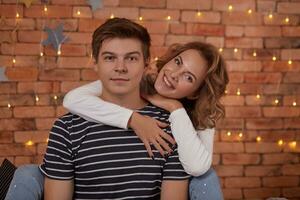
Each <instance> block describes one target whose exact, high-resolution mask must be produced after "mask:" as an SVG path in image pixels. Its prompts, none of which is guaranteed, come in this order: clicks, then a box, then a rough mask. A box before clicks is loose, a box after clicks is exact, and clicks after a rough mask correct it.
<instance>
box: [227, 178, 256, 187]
mask: <svg viewBox="0 0 300 200" xmlns="http://www.w3.org/2000/svg"><path fill="white" fill-rule="evenodd" d="M260 185H261V182H260V179H259V178H258V177H230V178H225V187H228V188H255V187H260Z"/></svg>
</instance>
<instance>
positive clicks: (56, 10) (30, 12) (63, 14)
mask: <svg viewBox="0 0 300 200" xmlns="http://www.w3.org/2000/svg"><path fill="white" fill-rule="evenodd" d="M47 8H48V11H47V13H45V11H44V7H43V6H41V5H32V6H30V7H29V8H25V10H24V16H25V17H32V18H33V17H36V18H41V17H49V18H71V17H72V7H70V6H61V5H60V6H56V5H48V6H47Z"/></svg>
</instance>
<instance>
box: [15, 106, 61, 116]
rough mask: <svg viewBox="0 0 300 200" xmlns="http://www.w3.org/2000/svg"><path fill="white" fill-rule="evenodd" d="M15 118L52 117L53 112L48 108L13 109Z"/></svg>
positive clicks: (24, 107) (25, 107)
mask: <svg viewBox="0 0 300 200" xmlns="http://www.w3.org/2000/svg"><path fill="white" fill-rule="evenodd" d="M14 116H15V118H36V117H54V116H55V110H54V108H53V107H50V106H23V107H15V108H14Z"/></svg>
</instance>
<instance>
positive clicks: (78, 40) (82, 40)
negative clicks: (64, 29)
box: [65, 32, 92, 44]
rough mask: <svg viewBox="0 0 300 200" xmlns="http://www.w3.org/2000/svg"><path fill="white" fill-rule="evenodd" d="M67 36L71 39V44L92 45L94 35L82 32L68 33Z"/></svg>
mask: <svg viewBox="0 0 300 200" xmlns="http://www.w3.org/2000/svg"><path fill="white" fill-rule="evenodd" d="M65 35H66V36H67V37H68V38H69V40H68V43H70V44H91V43H92V33H82V32H76V33H73V32H68V33H65Z"/></svg>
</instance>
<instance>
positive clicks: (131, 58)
mask: <svg viewBox="0 0 300 200" xmlns="http://www.w3.org/2000/svg"><path fill="white" fill-rule="evenodd" d="M126 59H127V60H129V61H137V60H138V58H137V57H135V56H129V57H127V58H126Z"/></svg>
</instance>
